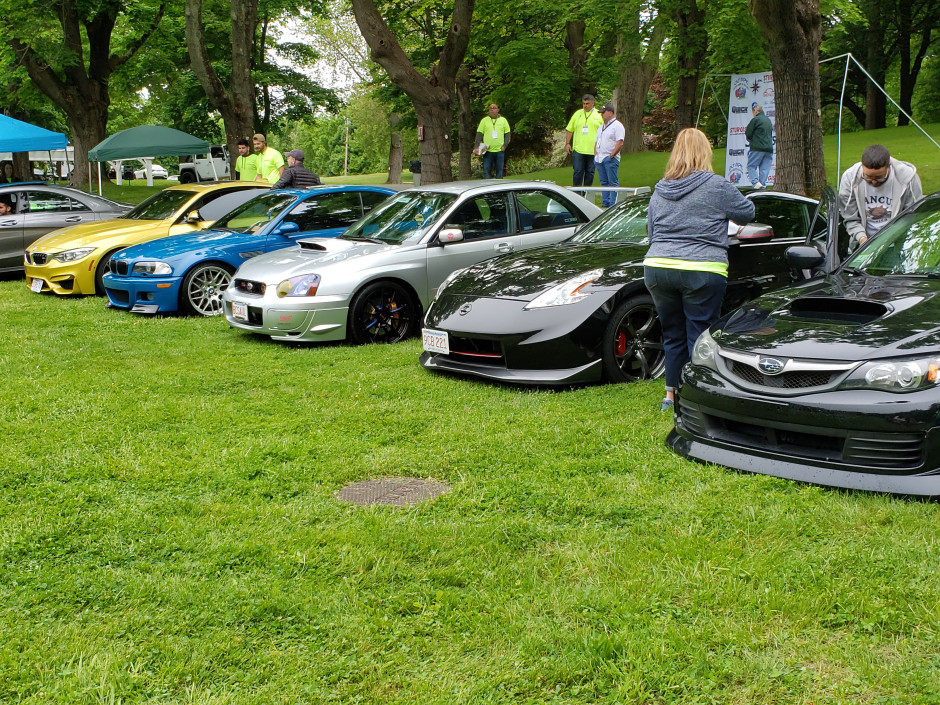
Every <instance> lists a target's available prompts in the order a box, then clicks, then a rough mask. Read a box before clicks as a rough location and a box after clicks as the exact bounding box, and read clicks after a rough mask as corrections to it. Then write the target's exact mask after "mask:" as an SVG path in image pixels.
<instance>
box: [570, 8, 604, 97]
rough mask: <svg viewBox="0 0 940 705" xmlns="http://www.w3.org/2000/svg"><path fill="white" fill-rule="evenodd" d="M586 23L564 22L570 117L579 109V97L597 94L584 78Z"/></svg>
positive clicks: (586, 56)
mask: <svg viewBox="0 0 940 705" xmlns="http://www.w3.org/2000/svg"><path fill="white" fill-rule="evenodd" d="M586 27H587V23H585V22H583V21H581V20H571V21H569V22H565V49H567V50H568V73H569V75H570V76H571V92H570V93H569V94H568V109H567V110H566V111H565V115H571V114H572V113H574V112H575V111H576V110H579V109H580V108H581V97H582V96H583V95H584V94H585V93H590V94H591V95H593V96H596V94H597V85H596V84H594V83H592V82H590V81H589V80H588V79H586V78H585V74H586V73H587V61H588V51H587V49H586V48H585V46H584V31H585V29H586Z"/></svg>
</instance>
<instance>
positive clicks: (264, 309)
mask: <svg viewBox="0 0 940 705" xmlns="http://www.w3.org/2000/svg"><path fill="white" fill-rule="evenodd" d="M272 288H273V287H272ZM230 291H231V288H229V289H227V290H226V291H225V293H224V294H223V296H222V310H223V312H224V313H225V319H226V320H227V321H228V324H229V325H230V326H231V327H233V328H238V329H240V330H245V331H249V332H251V333H256V334H258V335H267V336H270V337H271V338H272V339H273V340H284V341H298V342H330V341H336V340H345V339H346V322H347V320H348V318H349V297H348V296H322V297H309V298H306V297H305V298H297V299H295V300H293V301H292V300H289V299H287V298H283V299H281V298H278V297H277V296H276V295H271V296H268V295H265V296H252V295H249V294H244V293H242V292H238V291H236V292H233V293H232V294H230V293H229V292H230ZM314 299H316V301H314ZM233 302H237V303H239V304H243V305H244V306H246V307H247V310H248V320H247V321H243V320H237V319H236V318H235V316H234V314H233V313H232V303H233Z"/></svg>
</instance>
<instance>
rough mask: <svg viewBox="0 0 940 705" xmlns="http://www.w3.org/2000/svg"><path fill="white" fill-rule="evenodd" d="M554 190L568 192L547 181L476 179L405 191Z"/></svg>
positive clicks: (458, 192) (458, 193)
mask: <svg viewBox="0 0 940 705" xmlns="http://www.w3.org/2000/svg"><path fill="white" fill-rule="evenodd" d="M545 187H549V188H553V189H560V190H563V191H565V190H567V189H566V188H565V187H564V186H559V185H558V184H556V183H555V182H554V181H547V180H538V179H474V180H472V181H448V182H447V183H443V184H431V185H428V186H425V185H424V184H422V185H420V186H412V187H411V188H408V189H405V191H430V192H433V193H453V194H457V195H460V194H463V193H467V192H468V191H474V190H477V189H481V190H487V191H492V190H494V189H497V190H508V189H518V188H545Z"/></svg>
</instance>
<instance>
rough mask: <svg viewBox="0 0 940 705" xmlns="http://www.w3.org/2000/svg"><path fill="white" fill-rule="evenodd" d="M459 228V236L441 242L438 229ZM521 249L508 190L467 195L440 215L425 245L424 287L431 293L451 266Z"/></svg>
mask: <svg viewBox="0 0 940 705" xmlns="http://www.w3.org/2000/svg"><path fill="white" fill-rule="evenodd" d="M445 229H457V230H460V231H461V233H462V235H463V239H461V240H460V241H459V242H451V243H446V244H442V243H441V240H440V239H439V236H440V232H441V230H445ZM520 249H522V235H521V234H520V233H519V230H518V227H517V224H516V213H515V208H514V204H513V201H512V194H511V192H509V191H495V192H491V193H486V194H477V195H468V196H467V197H465V198H464V199H463V200H461V201H460V202H459V203H458V204H457V206H456V207H455V208H453V209H452V210H451V211H450V213H448V214H447V215H446V216H445V217H444V218H443V219H442V222H441V224H440V225H439V226H438V228H437V233H436V234H435V236H434V237H433V238H432V240H431V242H430V243H429V244H428V248H427V273H428V276H427V291H426V296H427V297H428V299H430V298H431V297H433V295H434V292H435V291H436V290H437V287H438V285H440V283H441V282H442V281H444V279H446V278H447V276H448V275H449V274H450V273H451V272H453V271H454V270H455V269H463V268H464V267H469V266H470V265H472V264H476V263H477V262H482V261H483V260H485V259H489V258H490V257H495V256H497V255H505V254H509V253H511V252H515V251H517V250H520Z"/></svg>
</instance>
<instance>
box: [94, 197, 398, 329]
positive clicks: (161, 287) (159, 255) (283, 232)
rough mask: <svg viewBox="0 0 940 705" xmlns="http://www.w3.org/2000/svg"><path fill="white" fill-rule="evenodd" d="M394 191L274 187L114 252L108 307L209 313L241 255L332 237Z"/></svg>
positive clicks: (217, 307) (218, 305)
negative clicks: (204, 220)
mask: <svg viewBox="0 0 940 705" xmlns="http://www.w3.org/2000/svg"><path fill="white" fill-rule="evenodd" d="M393 193H395V192H394V191H393V190H392V189H388V188H384V187H380V186H317V187H313V188H310V189H278V190H277V191H266V192H264V193H263V194H261V195H259V196H257V197H255V198H252V199H251V200H250V201H247V202H245V203H243V204H242V205H241V206H239V207H238V208H236V209H235V210H233V211H231V212H230V213H227V214H226V215H224V216H222V217H221V218H220V219H219V220H217V221H216V222H214V223H213V224H212V226H211V227H210V228H209V229H208V230H201V231H199V232H195V233H187V234H185V235H174V236H170V237H164V238H160V239H158V240H152V241H150V242H147V243H143V244H141V245H135V246H133V247H128V248H127V249H125V250H121V251H120V252H118V253H117V254H115V255H114V256H113V257H112V258H111V262H110V264H109V268H108V272H107V273H106V274H105V275H104V277H103V281H104V287H105V292H106V293H107V295H108V302H109V306H112V307H115V308H121V309H125V310H128V311H131V312H133V313H151V314H152V313H172V312H175V311H179V312H181V313H186V314H193V315H198V316H216V315H218V314H220V313H221V312H222V292H223V291H225V289H227V288H228V285H229V283H230V282H231V281H232V275H233V274H234V273H235V270H236V269H238V267H239V265H240V264H241V263H242V262H244V261H245V260H247V259H250V258H251V257H254V256H256V255H260V254H262V253H265V252H272V251H274V250H279V249H282V248H285V247H289V246H291V245H294V244H296V242H297V240H299V239H302V238H308V237H314V236H315V237H335V236H337V235H339V234H340V233H342V232H343V231H344V230H346V228H348V227H349V226H350V225H352V224H353V223H355V222H356V221H357V220H359V218H361V217H362V216H363V215H364V214H366V213H368V212H369V211H371V210H372V208H374V207H375V206H376V205H378V204H379V203H381V202H382V201H384V200H385V199H386V198H388V196H390V195H391V194H393Z"/></svg>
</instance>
